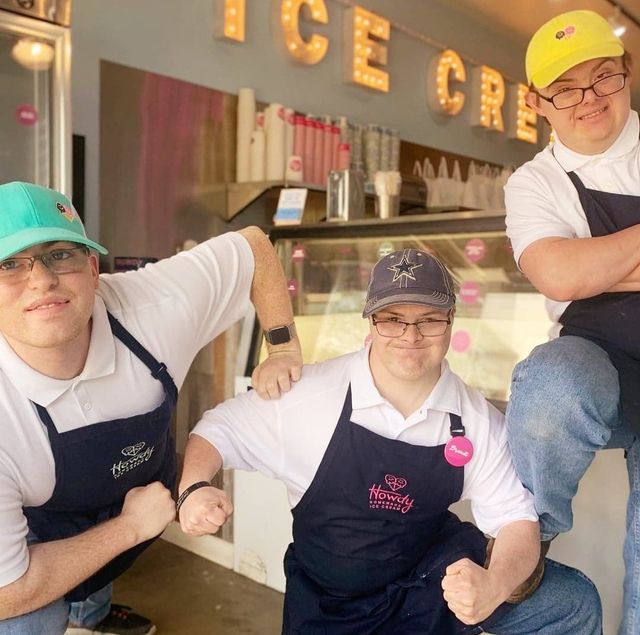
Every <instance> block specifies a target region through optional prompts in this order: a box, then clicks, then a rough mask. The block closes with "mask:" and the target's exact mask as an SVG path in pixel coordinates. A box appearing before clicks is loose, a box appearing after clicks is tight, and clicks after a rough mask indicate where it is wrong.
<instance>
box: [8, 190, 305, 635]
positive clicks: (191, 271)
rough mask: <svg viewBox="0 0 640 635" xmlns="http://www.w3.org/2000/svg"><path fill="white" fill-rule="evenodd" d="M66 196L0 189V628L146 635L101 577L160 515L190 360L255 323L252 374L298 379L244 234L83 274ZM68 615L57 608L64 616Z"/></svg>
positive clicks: (281, 296)
mask: <svg viewBox="0 0 640 635" xmlns="http://www.w3.org/2000/svg"><path fill="white" fill-rule="evenodd" d="M94 252H98V253H101V254H106V253H107V251H106V249H105V248H104V247H102V246H101V245H99V244H98V243H96V242H93V241H92V240H90V239H89V238H87V236H86V235H85V233H84V228H83V226H82V223H81V221H80V219H79V217H78V215H77V213H76V212H75V210H74V208H73V206H72V204H71V202H70V201H69V199H67V198H66V197H65V196H63V195H61V194H60V193H58V192H54V191H52V190H49V189H46V188H43V187H39V186H36V185H32V184H29V183H9V184H5V185H0V411H1V412H0V634H4V633H7V634H9V633H11V635H33V634H35V633H37V634H38V635H60V634H61V633H64V632H65V629H66V627H67V622H68V621H69V619H70V617H71V620H72V622H73V623H72V624H71V628H70V629H69V632H71V633H99V632H102V633H118V634H122V633H135V634H136V635H143V634H145V633H153V632H155V627H154V626H153V625H152V624H151V623H150V622H149V620H146V619H145V618H141V617H140V616H137V615H136V614H134V613H132V612H131V611H130V610H128V609H127V608H126V607H119V606H114V607H111V608H110V598H111V582H112V580H113V579H115V578H116V577H117V576H118V575H119V574H120V573H122V572H123V571H125V570H126V569H127V568H128V567H129V566H130V565H131V564H132V562H133V561H134V560H135V558H136V557H137V556H138V554H139V553H141V551H142V550H143V549H144V548H146V546H148V545H149V544H150V541H151V540H152V539H153V538H154V537H155V536H157V535H158V534H160V533H161V532H162V531H163V529H164V528H165V526H166V525H167V524H168V523H169V522H170V521H171V520H172V519H173V518H174V516H175V504H174V502H173V499H172V495H171V494H172V490H173V489H174V486H175V469H176V468H175V448H174V445H173V440H172V437H171V431H170V418H171V413H172V410H173V406H174V405H175V401H176V398H177V392H178V388H179V387H180V385H181V384H182V382H183V381H184V378H185V375H186V373H187V371H188V369H189V366H190V365H191V362H192V361H193V358H194V357H195V355H196V354H197V352H198V351H199V350H200V349H201V348H202V347H203V346H204V345H205V344H207V343H208V342H210V341H211V340H212V339H213V338H214V337H215V336H216V335H217V334H219V333H221V332H222V331H224V330H225V329H226V328H228V327H229V326H231V324H233V323H234V322H235V321H236V320H238V319H240V318H241V317H243V316H244V315H245V313H246V311H247V309H248V307H249V298H250V297H251V300H252V301H253V303H254V304H255V307H256V311H257V313H258V316H259V318H260V320H261V323H262V325H263V326H264V327H265V328H267V329H268V330H269V334H270V339H271V340H272V342H273V344H272V345H271V346H270V355H269V358H268V360H267V361H266V362H265V364H264V365H263V366H262V367H260V368H259V370H258V372H257V373H256V374H255V375H254V382H255V383H256V388H257V392H259V393H260V394H261V395H262V396H271V397H275V396H277V395H278V394H279V392H280V391H281V390H287V389H288V388H289V385H290V381H291V380H296V379H297V378H298V377H299V371H300V363H301V359H300V347H299V344H298V341H297V338H296V337H295V333H294V329H293V327H292V322H293V315H292V311H291V305H290V301H289V296H288V292H287V287H286V283H285V279H284V275H283V272H282V269H281V267H280V265H279V262H278V260H277V257H276V255H275V252H274V251H273V249H272V247H271V245H270V243H269V241H268V239H267V238H266V236H265V235H264V234H263V233H262V232H261V231H260V230H258V229H257V228H247V229H245V230H242V231H240V232H231V233H228V234H224V235H222V236H219V237H217V238H213V239H211V240H208V241H206V242H204V243H202V244H201V245H198V246H197V247H194V248H193V249H192V250H190V251H188V252H182V253H180V254H178V255H176V256H174V257H172V258H168V259H166V260H161V261H160V262H158V263H155V264H152V265H148V266H147V267H145V268H144V269H140V270H138V271H135V272H129V273H126V274H115V275H98V264H97V257H96V255H95V253H94ZM70 606H71V615H70Z"/></svg>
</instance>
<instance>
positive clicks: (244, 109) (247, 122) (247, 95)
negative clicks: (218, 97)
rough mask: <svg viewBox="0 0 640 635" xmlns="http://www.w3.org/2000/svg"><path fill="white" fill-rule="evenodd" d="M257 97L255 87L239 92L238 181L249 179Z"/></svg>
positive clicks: (242, 89)
mask: <svg viewBox="0 0 640 635" xmlns="http://www.w3.org/2000/svg"><path fill="white" fill-rule="evenodd" d="M255 117H256V99H255V95H254V92H253V88H241V89H240V90H239V92H238V123H237V137H236V181H237V182H238V183H243V182H245V181H248V180H249V173H250V170H251V168H250V161H249V153H250V146H251V133H252V132H253V130H254V127H255Z"/></svg>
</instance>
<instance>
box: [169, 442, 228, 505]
mask: <svg viewBox="0 0 640 635" xmlns="http://www.w3.org/2000/svg"><path fill="white" fill-rule="evenodd" d="M221 468H222V457H221V456H220V452H218V450H217V448H216V447H215V446H214V445H212V444H211V443H209V441H207V440H206V439H205V438H203V437H201V436H199V435H198V434H192V435H191V436H190V437H189V441H188V442H187V449H186V450H185V454H184V467H183V468H182V476H181V477H180V484H179V485H178V495H180V494H182V492H183V491H184V490H185V489H187V487H189V485H193V483H198V482H199V481H208V482H211V480H212V479H213V477H214V476H215V475H216V474H217V473H218V472H219V471H220V469H221ZM191 496H195V492H194V493H193V494H191ZM191 496H189V497H188V498H187V500H189V498H191ZM186 502H187V501H185V503H184V505H186ZM184 505H183V507H184Z"/></svg>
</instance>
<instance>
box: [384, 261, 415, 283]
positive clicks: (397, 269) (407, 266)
mask: <svg viewBox="0 0 640 635" xmlns="http://www.w3.org/2000/svg"><path fill="white" fill-rule="evenodd" d="M418 267H422V263H418V264H414V263H412V262H409V259H408V258H407V255H406V254H403V255H402V259H401V260H400V262H399V263H397V264H395V265H392V266H391V267H387V269H388V270H389V271H393V280H392V282H396V281H397V280H400V279H401V278H402V277H403V276H404V277H406V278H407V279H409V280H415V279H416V276H415V274H414V273H413V270H414V269H417V268H418ZM401 282H402V281H401Z"/></svg>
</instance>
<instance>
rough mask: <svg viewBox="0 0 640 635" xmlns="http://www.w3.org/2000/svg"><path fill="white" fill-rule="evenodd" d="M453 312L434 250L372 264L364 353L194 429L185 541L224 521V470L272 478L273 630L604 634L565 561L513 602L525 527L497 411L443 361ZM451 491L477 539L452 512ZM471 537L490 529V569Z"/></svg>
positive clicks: (534, 543) (308, 633)
mask: <svg viewBox="0 0 640 635" xmlns="http://www.w3.org/2000/svg"><path fill="white" fill-rule="evenodd" d="M454 312H455V291H454V283H453V279H452V277H451V275H450V274H449V272H448V271H447V269H446V267H445V266H444V265H443V264H442V263H441V262H440V261H439V260H438V259H437V258H435V257H433V256H431V255H430V254H427V253H425V252H423V251H420V250H417V249H401V250H398V251H395V252H392V253H390V254H388V255H386V256H384V257H383V258H381V259H380V260H379V261H378V262H377V264H375V265H374V267H373V269H372V272H371V277H370V282H369V288H368V292H367V299H366V303H365V306H364V311H363V314H362V316H363V317H364V318H366V319H367V320H368V322H369V329H370V344H369V345H367V346H365V347H364V348H363V349H361V350H359V351H357V352H354V353H350V354H348V355H343V356H341V357H337V358H335V359H331V360H328V361H326V362H323V363H321V364H314V365H313V366H307V367H305V369H304V372H303V374H302V378H301V380H300V381H299V382H298V383H297V385H296V386H295V387H294V388H293V389H292V390H291V391H290V392H288V393H287V394H286V395H285V396H284V397H283V398H282V399H280V400H278V401H277V402H276V401H271V402H267V401H264V400H260V399H258V398H257V397H256V396H255V395H253V394H252V393H251V392H249V393H245V394H241V395H239V396H238V397H236V398H234V399H230V400H228V401H226V402H225V403H224V404H221V405H220V406H218V407H217V408H216V409H214V410H212V411H209V412H207V413H205V414H204V416H203V418H202V420H201V421H200V422H199V423H198V424H197V426H196V427H195V429H194V431H193V434H192V435H191V438H190V439H189V444H188V446H187V452H186V455H185V465H184V471H183V475H182V478H181V481H180V486H179V490H180V492H181V495H180V498H179V499H178V513H179V518H180V522H181V524H182V527H183V529H184V530H185V531H186V532H187V533H189V534H191V535H203V534H208V533H215V532H216V531H217V530H218V528H219V527H220V525H222V524H223V523H224V522H225V520H226V519H227V517H228V516H229V514H230V513H231V511H232V506H231V503H230V501H229V500H228V498H227V497H226V496H225V494H224V492H221V491H220V490H217V489H216V488H215V487H211V486H210V482H211V478H212V477H213V475H214V474H215V473H216V472H217V471H218V470H219V469H220V468H221V467H222V465H224V467H227V468H239V469H246V470H259V471H261V472H262V473H264V474H266V475H268V476H271V477H274V478H277V479H279V480H281V481H282V482H283V483H284V484H285V485H286V488H287V493H288V496H289V501H290V503H291V507H292V510H291V512H292V516H293V543H292V544H291V545H290V546H289V548H288V550H287V552H286V554H285V557H284V567H285V574H286V577H287V588H286V593H285V601H284V624H283V633H284V634H285V635H325V634H330V635H356V634H357V635H373V634H374V633H376V634H382V633H384V634H394V635H417V634H420V635H462V634H463V633H464V634H466V635H475V634H476V633H480V632H491V633H495V634H496V635H497V634H500V635H502V634H505V635H507V634H508V635H524V634H527V635H532V634H534V633H535V634H539V635H559V634H562V635H567V634H570V633H572V634H575V635H601V628H602V626H601V615H600V602H599V598H598V593H597V591H596V590H595V588H594V586H593V584H591V582H590V581H589V580H587V579H586V578H585V577H584V576H582V575H581V574H580V573H579V572H577V571H575V570H574V569H571V568H570V567H565V566H564V565H561V564H559V563H557V562H553V561H551V560H547V568H546V572H545V575H544V578H543V579H542V583H541V586H540V587H539V588H538V590H537V591H536V592H535V593H534V594H533V595H532V596H531V597H529V598H528V599H523V597H522V595H521V594H520V593H518V594H517V596H518V597H514V595H513V592H514V589H516V588H518V587H519V585H520V584H521V583H522V582H523V581H524V580H525V578H527V576H528V575H529V574H530V573H531V571H532V570H533V569H534V567H535V565H536V563H537V561H538V551H539V550H538V547H539V541H538V524H537V522H536V515H535V512H534V510H533V501H532V497H531V494H530V493H529V492H528V491H527V490H526V489H525V488H524V487H522V484H521V483H520V482H519V481H518V479H517V478H516V475H515V471H514V469H513V466H512V464H511V459H510V457H509V452H508V448H507V442H506V434H505V429H504V422H503V417H502V414H501V413H500V412H499V411H498V410H496V409H495V408H494V407H493V406H491V405H490V404H489V403H487V401H486V400H485V399H484V398H483V397H482V395H480V393H479V392H478V391H477V390H474V389H473V388H470V387H469V386H466V385H465V384H464V382H462V381H461V380H460V378H459V377H457V376H456V375H455V374H454V373H453V372H452V371H451V369H450V368H449V366H448V364H447V362H446V360H445V355H446V353H447V349H448V347H449V342H450V339H451V328H452V327H451V324H452V321H453V315H454ZM461 499H463V500H468V501H470V503H471V508H472V510H473V515H474V517H475V519H476V522H477V523H478V526H479V527H480V529H481V530H482V531H480V529H478V528H476V527H475V526H473V525H471V524H470V523H462V522H461V521H460V520H459V519H458V518H457V517H456V516H455V515H454V514H452V513H451V512H450V511H449V506H450V505H451V504H452V503H453V502H455V501H457V500H461ZM482 532H486V533H487V534H489V535H491V536H495V537H496V538H495V543H494V545H493V550H492V553H491V557H490V559H489V562H488V563H487V562H486V542H487V541H486V538H485V536H484V534H483V533H482ZM508 598H509V599H510V600H511V602H507V603H505V600H507V599H508ZM515 600H522V601H521V602H519V603H517V604H516V603H513V602H514V601H515Z"/></svg>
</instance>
